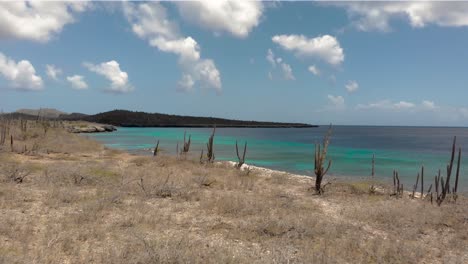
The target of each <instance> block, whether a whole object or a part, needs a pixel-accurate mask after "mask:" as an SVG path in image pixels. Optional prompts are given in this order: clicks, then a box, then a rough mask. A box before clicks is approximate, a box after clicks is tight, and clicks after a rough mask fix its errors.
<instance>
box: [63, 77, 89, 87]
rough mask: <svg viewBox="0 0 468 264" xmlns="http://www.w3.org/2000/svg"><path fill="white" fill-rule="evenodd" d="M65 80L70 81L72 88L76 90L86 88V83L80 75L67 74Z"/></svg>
mask: <svg viewBox="0 0 468 264" xmlns="http://www.w3.org/2000/svg"><path fill="white" fill-rule="evenodd" d="M67 81H68V82H69V83H71V85H72V87H73V89H76V90H84V89H88V84H86V82H85V80H84V77H83V76H81V75H73V76H68V77H67Z"/></svg>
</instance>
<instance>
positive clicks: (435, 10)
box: [332, 1, 468, 31]
mask: <svg viewBox="0 0 468 264" xmlns="http://www.w3.org/2000/svg"><path fill="white" fill-rule="evenodd" d="M332 5H335V6H340V7H344V8H345V9H346V10H347V12H348V14H349V16H350V17H351V19H352V20H353V22H352V25H353V26H354V27H356V28H358V29H359V30H362V31H371V30H378V31H389V30H391V26H390V21H391V20H392V19H394V18H405V19H407V20H408V21H409V23H410V24H411V26H412V27H415V28H421V27H425V26H426V25H428V24H435V25H438V26H446V27H460V26H468V16H466V14H467V13H468V3H466V2H444V1H440V2H437V1H395V2H383V1H382V2H341V3H333V4H332Z"/></svg>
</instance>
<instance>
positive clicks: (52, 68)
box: [46, 64, 62, 81]
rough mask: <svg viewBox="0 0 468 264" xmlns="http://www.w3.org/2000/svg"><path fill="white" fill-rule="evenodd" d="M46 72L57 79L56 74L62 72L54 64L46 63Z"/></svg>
mask: <svg viewBox="0 0 468 264" xmlns="http://www.w3.org/2000/svg"><path fill="white" fill-rule="evenodd" d="M46 74H47V76H49V78H51V79H53V80H56V81H57V80H58V76H59V75H60V74H62V70H61V69H59V68H57V67H56V66H55V65H49V64H47V65H46Z"/></svg>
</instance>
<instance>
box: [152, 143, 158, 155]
mask: <svg viewBox="0 0 468 264" xmlns="http://www.w3.org/2000/svg"><path fill="white" fill-rule="evenodd" d="M158 151H159V139H158V143H156V147H154V152H153V157H156V156H157V155H158Z"/></svg>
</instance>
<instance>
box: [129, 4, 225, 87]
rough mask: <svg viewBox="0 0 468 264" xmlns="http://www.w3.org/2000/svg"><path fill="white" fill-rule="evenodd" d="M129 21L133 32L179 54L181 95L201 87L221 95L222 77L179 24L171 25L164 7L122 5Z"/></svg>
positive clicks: (171, 22)
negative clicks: (199, 85)
mask: <svg viewBox="0 0 468 264" xmlns="http://www.w3.org/2000/svg"><path fill="white" fill-rule="evenodd" d="M123 10H124V13H125V15H126V17H127V20H128V21H129V23H130V24H131V25H132V30H133V32H134V33H135V34H136V35H137V36H139V37H140V38H142V39H146V40H148V43H149V44H150V45H151V46H153V47H156V48H158V49H159V50H161V51H163V52H169V53H173V54H176V55H177V56H178V57H179V64H180V66H181V68H182V70H183V73H182V78H181V80H179V82H178V90H179V91H189V90H191V89H192V87H193V86H194V85H195V84H197V83H200V84H201V86H204V87H209V88H213V89H214V90H215V91H216V92H217V93H220V92H221V89H222V84H221V74H220V72H219V70H218V69H217V68H216V65H215V63H214V61H213V60H211V59H202V58H201V54H200V53H201V52H200V46H199V45H198V43H197V41H196V40H195V39H193V38H192V37H190V36H188V37H184V36H182V35H181V33H180V32H179V29H178V27H177V24H176V23H175V22H173V21H170V20H169V18H168V17H167V12H166V9H165V8H164V6H163V5H162V4H161V3H159V2H149V3H138V4H137V3H130V2H125V3H123Z"/></svg>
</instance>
